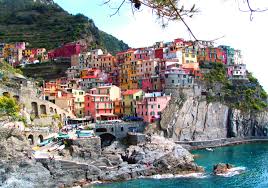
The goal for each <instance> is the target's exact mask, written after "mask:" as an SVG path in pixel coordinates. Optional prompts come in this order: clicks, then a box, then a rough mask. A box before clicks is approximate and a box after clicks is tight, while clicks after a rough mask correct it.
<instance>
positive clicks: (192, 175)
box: [143, 173, 207, 179]
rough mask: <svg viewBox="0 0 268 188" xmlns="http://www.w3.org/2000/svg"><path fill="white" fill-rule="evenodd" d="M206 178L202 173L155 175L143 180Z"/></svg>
mask: <svg viewBox="0 0 268 188" xmlns="http://www.w3.org/2000/svg"><path fill="white" fill-rule="evenodd" d="M206 177H207V176H206V175H205V174H204V173H189V174H175V175H174V174H162V175H160V174H157V175H153V176H149V177H143V178H152V179H170V178H206Z"/></svg>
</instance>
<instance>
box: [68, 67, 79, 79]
mask: <svg viewBox="0 0 268 188" xmlns="http://www.w3.org/2000/svg"><path fill="white" fill-rule="evenodd" d="M65 73H66V75H67V78H68V79H74V78H80V71H79V67H78V66H71V67H69V68H68V69H67V70H66V72H65Z"/></svg>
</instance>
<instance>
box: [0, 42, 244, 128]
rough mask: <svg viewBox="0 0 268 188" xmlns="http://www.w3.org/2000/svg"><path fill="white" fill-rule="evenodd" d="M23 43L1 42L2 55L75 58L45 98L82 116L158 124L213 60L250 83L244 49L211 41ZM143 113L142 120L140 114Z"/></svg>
mask: <svg viewBox="0 0 268 188" xmlns="http://www.w3.org/2000/svg"><path fill="white" fill-rule="evenodd" d="M26 46H27V45H26V44H25V43H24V42H22V43H15V44H1V45H0V58H1V59H2V60H6V61H7V62H9V63H10V64H11V65H13V66H15V67H16V66H27V65H28V64H37V63H46V62H48V61H53V60H54V61H55V60H56V61H70V62H71V67H69V68H68V70H67V71H66V77H61V78H58V79H56V80H53V81H52V80H49V81H45V82H44V83H43V84H42V86H41V90H42V91H41V92H42V94H41V95H42V97H43V99H45V100H48V101H50V102H52V103H55V104H56V105H58V106H59V107H61V108H63V109H65V110H67V111H69V112H71V113H73V114H74V115H75V116H76V117H79V118H85V119H90V120H92V122H96V121H97V120H115V119H119V118H122V117H125V118H126V117H128V118H130V119H133V120H134V119H135V120H136V119H137V120H141V119H142V120H144V121H145V122H147V123H152V122H154V121H156V120H158V119H160V118H161V112H162V111H163V110H164V109H165V107H166V106H167V104H168V102H169V100H170V98H171V96H170V92H169V90H168V89H170V88H180V87H191V86H193V85H194V84H195V83H196V82H198V80H203V79H204V74H206V73H207V72H209V70H210V69H211V68H212V66H211V65H212V64H222V65H224V67H225V69H226V76H227V78H228V79H229V80H231V81H234V80H239V81H240V82H241V83H246V82H247V81H248V71H247V69H246V64H245V63H244V61H243V58H242V54H241V51H240V50H236V49H234V48H232V47H230V46H224V45H221V46H217V47H216V46H214V45H213V43H212V42H207V41H198V42H192V41H185V40H184V39H175V40H174V41H172V42H166V43H164V42H157V43H155V44H154V45H153V46H150V47H143V48H136V49H128V50H127V51H124V52H118V53H117V54H116V55H115V56H113V55H111V54H109V53H104V52H103V50H101V49H94V50H90V51H87V47H86V46H84V45H83V44H79V43H70V44H66V45H63V46H61V47H59V48H57V49H54V50H50V51H46V49H44V48H40V49H27V47H26ZM137 117H138V118H137Z"/></svg>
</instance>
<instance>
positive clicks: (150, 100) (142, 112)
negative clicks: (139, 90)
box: [137, 92, 171, 123]
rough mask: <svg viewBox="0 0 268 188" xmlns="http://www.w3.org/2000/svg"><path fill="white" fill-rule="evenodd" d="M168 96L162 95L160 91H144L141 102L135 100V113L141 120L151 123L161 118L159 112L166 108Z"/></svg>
mask: <svg viewBox="0 0 268 188" xmlns="http://www.w3.org/2000/svg"><path fill="white" fill-rule="evenodd" d="M170 98H171V97H170V96H164V95H163V94H162V93H161V92H154V93H146V94H145V96H144V98H143V100H142V101H141V102H137V114H138V116H139V117H143V120H144V121H145V122H148V123H152V122H154V121H155V120H157V119H160V118H161V113H162V112H163V110H164V109H165V108H166V106H167V104H168V102H169V100H170Z"/></svg>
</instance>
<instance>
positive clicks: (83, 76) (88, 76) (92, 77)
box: [82, 76, 97, 79]
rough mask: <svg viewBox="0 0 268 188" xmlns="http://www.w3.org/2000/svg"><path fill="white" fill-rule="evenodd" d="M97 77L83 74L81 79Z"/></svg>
mask: <svg viewBox="0 0 268 188" xmlns="http://www.w3.org/2000/svg"><path fill="white" fill-rule="evenodd" d="M88 78H97V76H83V77H82V79H88Z"/></svg>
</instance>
